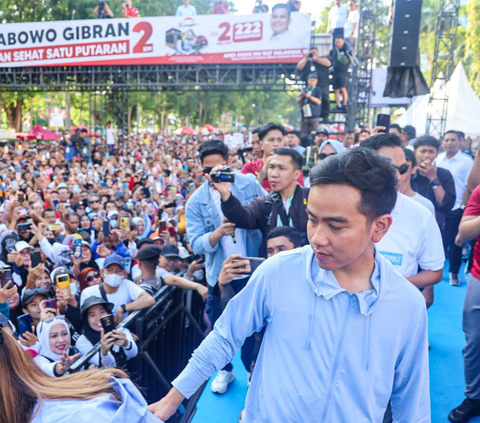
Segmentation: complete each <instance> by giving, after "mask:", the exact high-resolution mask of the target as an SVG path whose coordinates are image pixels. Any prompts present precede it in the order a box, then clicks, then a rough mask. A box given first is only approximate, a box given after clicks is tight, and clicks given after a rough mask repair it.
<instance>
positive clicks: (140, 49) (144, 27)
mask: <svg viewBox="0 0 480 423" xmlns="http://www.w3.org/2000/svg"><path fill="white" fill-rule="evenodd" d="M132 31H133V32H142V31H143V36H142V38H140V40H139V41H138V43H137V44H136V45H135V47H133V52H134V53H151V52H153V44H147V41H148V40H149V39H150V37H151V36H152V32H153V28H152V25H151V24H150V23H149V22H139V23H138V24H136V25H135V26H134V27H133V30H132Z"/></svg>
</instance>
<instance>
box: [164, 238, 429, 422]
mask: <svg viewBox="0 0 480 423" xmlns="http://www.w3.org/2000/svg"><path fill="white" fill-rule="evenodd" d="M372 285H373V287H374V289H372V290H367V291H364V292H361V293H357V294H350V293H349V292H347V291H346V290H345V289H343V288H341V287H340V285H339V284H338V282H337V280H336V279H335V276H334V274H333V273H332V272H331V271H326V270H324V269H321V268H319V267H318V265H317V262H316V260H315V255H314V253H313V250H312V249H311V247H310V246H305V247H303V248H302V249H297V250H293V251H289V252H285V253H280V254H278V255H276V256H275V257H272V258H270V259H268V260H266V261H265V262H264V263H263V264H262V265H261V266H260V267H259V268H258V269H257V271H256V272H255V273H254V275H253V277H252V278H251V279H250V281H249V282H248V284H247V286H246V287H245V288H244V289H243V290H242V291H241V292H240V293H239V294H237V295H236V296H235V298H233V299H232V300H231V301H230V302H229V304H228V306H227V308H226V309H225V311H224V313H223V314H222V316H221V317H220V318H219V320H217V322H216V324H215V329H214V330H213V331H212V332H211V333H210V334H209V335H208V336H207V338H206V339H205V340H204V341H203V343H202V344H201V345H200V347H199V348H198V349H197V350H196V351H195V352H194V354H193V356H192V358H191V359H190V362H189V364H188V366H187V367H186V368H185V370H184V371H183V372H182V373H181V374H180V376H179V377H178V378H177V379H175V381H174V382H173V385H174V386H175V387H176V388H177V389H178V390H179V391H180V392H181V393H182V395H184V396H186V397H187V398H189V397H190V396H191V395H192V394H193V393H194V392H195V391H196V390H197V389H198V387H199V386H201V384H202V383H203V382H204V380H206V379H207V378H209V377H210V376H211V375H212V374H213V373H214V371H215V370H218V369H221V368H223V366H225V365H226V364H227V363H228V362H230V360H231V359H232V358H233V357H234V356H235V354H236V352H237V351H238V349H239V348H240V347H241V346H242V344H243V342H244V340H245V338H247V337H248V336H250V335H252V334H253V333H254V332H257V331H259V330H261V329H262V328H263V327H266V331H265V336H264V339H263V342H262V346H261V349H260V354H259V356H258V360H257V364H256V366H255V371H254V372H253V377H252V381H251V383H250V387H249V390H248V395H247V400H246V413H245V416H244V420H243V421H244V422H245V423H252V422H255V423H260V422H262V423H267V422H289V423H296V422H298V423H303V422H315V423H330V422H358V423H367V422H368V423H371V422H381V421H382V420H383V416H384V414H385V410H386V408H387V405H388V402H389V400H390V399H391V401H392V410H393V420H394V421H395V422H397V423H412V422H415V423H430V394H429V371H428V346H427V313H426V307H425V300H424V298H423V296H422V294H421V293H420V291H419V290H418V289H417V288H416V287H415V286H414V285H413V284H411V283H410V282H408V281H407V280H406V279H405V278H403V277H402V276H400V275H399V274H398V273H396V272H395V271H394V269H393V267H392V265H391V264H390V263H389V262H388V261H387V260H386V259H385V258H384V257H383V256H382V255H381V254H379V253H376V257H375V271H374V273H373V276H372Z"/></svg>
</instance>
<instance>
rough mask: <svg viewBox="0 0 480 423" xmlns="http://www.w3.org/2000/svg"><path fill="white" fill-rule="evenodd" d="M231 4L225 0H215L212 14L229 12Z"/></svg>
mask: <svg viewBox="0 0 480 423" xmlns="http://www.w3.org/2000/svg"><path fill="white" fill-rule="evenodd" d="M228 10H229V5H228V3H227V2H226V1H225V0H214V2H213V5H212V10H211V12H210V13H211V14H212V15H225V14H227V13H228Z"/></svg>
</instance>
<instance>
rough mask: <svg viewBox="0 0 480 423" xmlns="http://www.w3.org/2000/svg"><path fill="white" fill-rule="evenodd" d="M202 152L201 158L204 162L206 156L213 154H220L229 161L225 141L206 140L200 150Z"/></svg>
mask: <svg viewBox="0 0 480 423" xmlns="http://www.w3.org/2000/svg"><path fill="white" fill-rule="evenodd" d="M198 152H199V153H200V160H201V161H202V162H203V160H204V159H205V157H207V156H212V155H213V154H220V155H221V156H222V157H223V158H224V159H225V160H227V161H228V147H227V146H226V145H225V143H224V142H223V141H220V140H209V141H205V142H204V143H203V144H202V145H201V146H200V149H199V150H198Z"/></svg>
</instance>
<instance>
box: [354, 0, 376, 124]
mask: <svg viewBox="0 0 480 423" xmlns="http://www.w3.org/2000/svg"><path fill="white" fill-rule="evenodd" d="M377 4H378V0H362V1H361V2H360V3H359V6H358V7H359V12H360V21H359V27H358V28H359V31H358V40H357V43H358V44H357V60H358V64H357V65H356V66H353V68H352V79H351V85H350V86H349V98H350V99H349V104H348V114H347V128H348V129H353V128H354V126H355V125H361V124H365V123H367V122H368V121H369V119H370V111H371V105H370V100H371V97H372V70H373V61H374V58H375V40H376V32H377V25H376V19H377Z"/></svg>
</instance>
